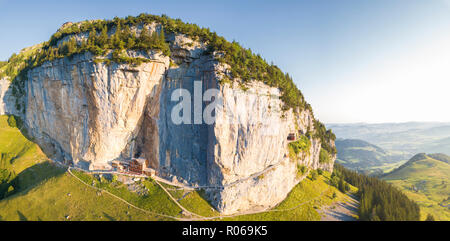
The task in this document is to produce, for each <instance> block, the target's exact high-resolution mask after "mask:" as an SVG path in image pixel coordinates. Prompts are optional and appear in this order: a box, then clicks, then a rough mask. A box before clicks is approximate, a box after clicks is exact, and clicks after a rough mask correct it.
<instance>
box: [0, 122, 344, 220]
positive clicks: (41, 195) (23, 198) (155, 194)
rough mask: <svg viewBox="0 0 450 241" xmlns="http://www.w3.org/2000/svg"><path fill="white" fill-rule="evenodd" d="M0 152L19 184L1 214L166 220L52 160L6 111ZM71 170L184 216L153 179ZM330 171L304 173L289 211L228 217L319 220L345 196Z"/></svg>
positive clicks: (202, 209)
mask: <svg viewBox="0 0 450 241" xmlns="http://www.w3.org/2000/svg"><path fill="white" fill-rule="evenodd" d="M0 152H4V153H9V154H10V155H9V156H10V157H13V159H14V161H12V162H9V161H10V160H9V161H4V162H2V165H3V168H7V169H8V170H10V171H12V172H14V175H15V176H14V180H15V182H16V183H17V184H18V186H19V187H20V188H19V189H17V190H16V193H15V194H12V195H11V196H9V197H7V198H5V199H2V200H0V219H1V220H68V219H67V218H66V217H70V218H69V220H167V218H163V217H161V216H157V215H152V214H149V213H147V212H143V211H141V210H138V209H136V208H133V207H130V206H129V205H127V204H126V203H124V202H122V201H120V200H118V199H116V198H114V197H112V196H110V195H109V194H107V193H105V192H100V191H97V190H95V189H94V188H92V187H88V186H86V185H84V184H82V183H81V182H80V181H79V180H77V179H76V178H74V177H72V176H70V175H69V174H68V173H66V172H65V169H63V168H60V167H56V166H55V165H54V164H52V163H51V162H50V161H48V160H47V158H46V156H45V155H44V154H43V153H42V151H41V150H40V149H39V147H38V146H37V145H36V144H34V143H33V142H31V141H29V140H27V138H25V137H24V136H23V135H22V134H21V133H20V131H19V130H18V129H17V128H11V127H9V126H8V123H7V117H6V116H0ZM5 160H6V159H5ZM72 172H73V173H74V174H75V175H76V176H77V177H79V178H80V179H82V180H83V181H84V182H85V183H88V184H89V185H92V184H93V186H95V187H97V188H100V189H103V190H107V191H108V192H110V193H112V194H114V195H116V196H118V197H120V198H123V199H124V200H126V201H127V202H129V203H131V204H133V205H135V206H137V207H139V208H142V209H144V210H147V211H151V212H155V213H160V214H165V215H170V216H176V217H181V214H180V213H181V209H180V208H179V207H178V206H176V204H175V203H174V202H173V201H172V200H171V199H170V198H169V197H168V195H167V194H166V193H165V192H164V190H162V189H161V188H160V187H159V186H158V185H157V184H156V183H154V181H153V180H150V179H147V180H142V181H141V185H142V186H145V187H146V188H147V190H148V193H147V194H146V195H139V194H137V193H135V192H132V191H129V190H128V188H127V186H126V185H124V184H122V183H120V182H116V181H108V180H106V179H101V180H100V181H99V180H98V179H97V178H95V177H94V176H92V175H88V174H86V173H83V172H77V171H72ZM329 176H330V174H329V173H326V172H324V175H323V176H319V178H318V179H317V180H315V181H312V180H311V179H310V178H306V179H305V180H303V181H302V182H301V183H299V184H298V185H297V186H295V187H294V189H293V190H292V191H291V192H290V193H289V195H288V197H287V198H286V199H285V200H284V201H283V202H282V203H281V204H280V205H278V206H277V207H276V208H275V209H278V210H280V209H289V208H293V207H295V206H297V205H298V204H301V203H304V204H303V205H301V206H299V207H297V208H295V209H293V210H291V211H283V212H269V213H261V214H255V215H243V216H239V217H235V218H225V220H320V215H319V214H318V212H317V210H316V209H319V208H320V207H321V206H323V205H329V204H330V203H332V202H335V201H338V200H342V199H343V198H344V197H345V195H344V194H342V193H340V192H339V191H338V190H337V189H336V188H334V187H331V186H329V185H328V184H327V182H328V180H329ZM162 185H163V186H164V187H165V188H166V189H167V190H168V191H169V192H170V193H171V195H172V196H173V197H174V198H175V199H177V200H178V201H179V203H180V204H181V205H182V206H183V207H185V208H186V209H187V210H189V211H191V212H193V213H196V214H199V215H202V216H207V217H208V216H209V217H214V216H219V215H220V214H219V213H218V212H217V211H216V210H214V209H213V208H212V206H211V205H210V204H209V203H208V201H207V200H206V199H205V198H204V194H203V193H202V191H185V190H179V189H177V188H176V187H172V186H170V185H167V184H162ZM333 192H336V194H337V198H336V199H332V194H333ZM322 194H323V195H322Z"/></svg>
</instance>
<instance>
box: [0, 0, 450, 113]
mask: <svg viewBox="0 0 450 241" xmlns="http://www.w3.org/2000/svg"><path fill="white" fill-rule="evenodd" d="M142 12H147V13H151V14H162V13H166V14H167V15H169V16H170V17H173V18H181V19H182V20H184V21H187V22H193V23H197V24H199V25H200V26H204V27H209V28H211V29H212V30H214V31H216V32H217V33H218V34H220V35H223V36H225V37H226V38H227V39H228V40H230V41H231V40H233V39H234V40H236V41H238V42H240V43H241V44H242V45H243V46H244V47H248V48H251V49H252V50H253V51H254V52H256V53H260V54H261V55H262V56H263V57H264V58H266V59H267V60H268V61H269V62H271V61H273V62H274V63H275V64H277V65H278V66H280V67H281V69H282V70H283V71H286V72H289V73H290V74H291V75H292V76H293V77H294V80H295V82H296V84H297V86H298V87H299V88H300V89H301V90H302V92H303V94H304V95H305V97H306V99H307V100H308V101H309V102H310V103H311V105H312V106H313V109H314V112H315V115H316V116H317V117H319V119H321V120H322V121H324V122H404V121H450V111H449V108H448V104H449V103H450V94H449V93H450V88H449V87H450V84H449V82H450V0H370V1H369V0H353V1H348V0H345V1H344V0H329V1H322V0H308V1H306V0H305V1H280V0H278V1H271V2H269V1H242V0H240V1H213V0H206V1H195V0H191V1H185V0H184V1H168V0H165V1H136V0H127V1H124V0H120V1H112V0H109V1H94V0H90V1H66V2H64V1H61V0H59V1H48V0H40V1H13V0H11V1H10V0H0V29H1V32H2V34H1V35H0V46H1V47H0V59H7V58H8V57H9V56H10V55H11V54H12V53H13V52H18V51H20V49H22V48H23V47H26V46H30V45H34V44H36V43H39V42H43V41H46V40H48V39H49V37H50V36H51V34H52V33H54V32H55V31H56V30H57V29H58V28H59V27H60V25H61V24H63V23H64V22H67V21H72V22H75V21H81V20H85V19H103V18H108V19H111V18H113V17H114V16H120V17H125V16H127V15H138V14H139V13H142Z"/></svg>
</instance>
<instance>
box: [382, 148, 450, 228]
mask: <svg viewBox="0 0 450 241" xmlns="http://www.w3.org/2000/svg"><path fill="white" fill-rule="evenodd" d="M383 180H386V181H387V182H389V183H392V184H393V185H395V186H397V187H399V188H400V189H401V190H402V191H404V192H405V193H406V194H407V195H408V197H410V198H411V199H413V200H414V201H416V202H417V203H418V204H419V205H420V207H421V212H422V213H421V217H422V219H425V217H426V215H427V214H428V213H430V214H432V215H433V216H434V217H435V218H437V219H439V220H450V209H449V208H445V207H442V206H440V205H439V204H440V203H441V202H442V201H443V200H444V199H446V198H448V197H449V196H450V186H449V185H450V183H449V181H450V165H449V164H446V163H445V162H442V161H438V160H435V159H433V158H430V157H429V156H427V157H426V158H425V159H422V160H416V161H414V162H410V163H407V164H405V166H404V167H403V168H400V169H397V170H394V171H393V172H391V173H389V174H388V175H386V176H384V177H383ZM413 186H414V187H415V188H416V190H413V188H412V187H413Z"/></svg>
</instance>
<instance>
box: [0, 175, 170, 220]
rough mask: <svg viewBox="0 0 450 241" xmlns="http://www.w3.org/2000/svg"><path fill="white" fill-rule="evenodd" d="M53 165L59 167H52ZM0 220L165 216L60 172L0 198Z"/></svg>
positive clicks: (124, 218)
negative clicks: (155, 214)
mask: <svg viewBox="0 0 450 241" xmlns="http://www.w3.org/2000/svg"><path fill="white" fill-rule="evenodd" d="M53 169H59V168H57V167H53ZM0 216H1V219H2V220H68V219H66V217H67V216H70V218H69V220H104V221H108V220H124V221H128V220H166V218H162V217H158V216H152V215H149V214H148V213H144V212H142V211H140V210H137V209H135V208H133V207H130V206H128V205H127V204H125V203H124V202H122V201H120V200H118V199H116V198H114V197H112V196H110V195H108V194H106V193H102V192H98V191H96V190H94V189H92V188H90V187H88V186H86V185H83V184H81V183H80V181H78V180H77V179H75V178H74V177H72V176H70V175H69V174H68V173H62V174H60V175H58V176H54V177H52V178H50V179H49V180H47V181H46V182H44V183H42V184H41V185H39V186H36V187H35V188H33V189H31V190H28V191H25V192H20V193H18V194H15V195H13V196H10V197H8V198H6V199H4V200H1V201H0Z"/></svg>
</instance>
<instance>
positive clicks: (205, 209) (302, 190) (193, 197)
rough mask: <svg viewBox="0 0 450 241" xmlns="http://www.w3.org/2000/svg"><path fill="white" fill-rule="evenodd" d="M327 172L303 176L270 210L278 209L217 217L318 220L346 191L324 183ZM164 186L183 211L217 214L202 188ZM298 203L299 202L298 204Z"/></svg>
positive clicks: (206, 215) (230, 218) (326, 179)
mask: <svg viewBox="0 0 450 241" xmlns="http://www.w3.org/2000/svg"><path fill="white" fill-rule="evenodd" d="M329 179H330V173H328V172H323V175H322V176H319V177H318V178H317V180H314V181H313V180H311V178H309V177H308V178H305V179H304V180H303V181H301V182H300V183H299V184H297V185H296V186H295V187H294V188H293V189H292V191H291V192H290V193H289V194H288V196H287V198H286V199H285V200H284V201H283V202H281V203H280V204H279V205H278V206H276V207H275V208H273V210H286V209H292V210H287V211H280V212H264V213H259V214H251V215H241V216H237V217H227V218H221V219H219V220H238V221H253V220H256V221H258V220H267V221H269V220H280V221H289V220H297V221H308V220H320V219H321V217H320V214H319V212H318V210H320V208H321V207H323V206H328V205H330V204H332V203H334V202H337V201H344V199H345V198H346V196H347V195H346V194H343V193H341V192H340V191H339V190H337V189H336V188H335V187H332V186H330V185H329V184H328V181H329ZM164 187H165V188H166V189H167V190H169V192H170V193H171V195H172V196H174V197H175V198H176V199H178V200H179V203H180V204H181V205H182V206H183V207H185V208H186V209H187V210H189V211H191V212H193V213H196V214H199V215H202V216H205V217H216V216H219V215H220V213H219V212H217V211H216V210H214V209H213V207H212V206H211V205H210V204H209V203H208V201H206V199H205V198H204V195H203V194H202V191H200V192H199V191H189V192H188V193H183V191H180V190H176V189H175V187H172V186H170V185H167V184H165V185H164ZM356 191H357V189H356V188H354V187H351V192H353V193H355V192H356ZM334 192H335V193H336V194H337V197H336V198H334V199H333V198H332V196H333V193H334ZM299 204H301V205H299Z"/></svg>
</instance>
